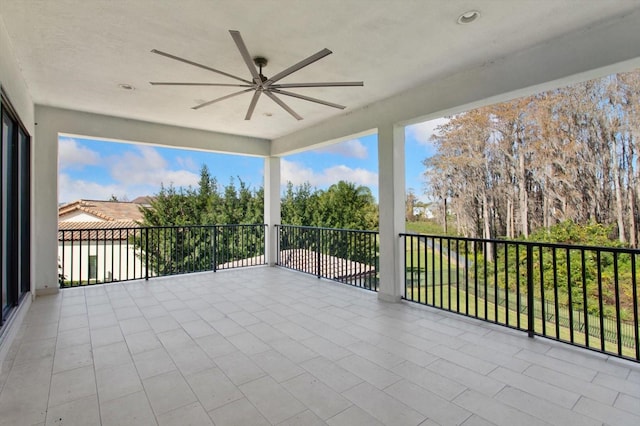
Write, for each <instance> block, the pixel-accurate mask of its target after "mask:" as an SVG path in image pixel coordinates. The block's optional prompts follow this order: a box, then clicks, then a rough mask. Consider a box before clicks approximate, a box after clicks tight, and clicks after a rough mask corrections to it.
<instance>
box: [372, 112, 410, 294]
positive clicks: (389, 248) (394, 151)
mask: <svg viewBox="0 0 640 426" xmlns="http://www.w3.org/2000/svg"><path fill="white" fill-rule="evenodd" d="M378 172H379V174H378V188H379V200H378V203H379V211H380V265H379V266H380V284H379V289H378V298H379V299H380V300H383V301H386V302H398V301H400V299H401V297H402V295H403V288H402V283H403V276H402V275H403V265H404V251H403V250H402V249H401V243H402V241H401V239H400V237H399V234H400V233H402V232H404V230H405V223H404V221H405V217H404V198H405V188H404V186H405V182H404V181H405V176H404V173H405V172H404V126H396V125H392V124H388V125H384V126H380V127H378Z"/></svg>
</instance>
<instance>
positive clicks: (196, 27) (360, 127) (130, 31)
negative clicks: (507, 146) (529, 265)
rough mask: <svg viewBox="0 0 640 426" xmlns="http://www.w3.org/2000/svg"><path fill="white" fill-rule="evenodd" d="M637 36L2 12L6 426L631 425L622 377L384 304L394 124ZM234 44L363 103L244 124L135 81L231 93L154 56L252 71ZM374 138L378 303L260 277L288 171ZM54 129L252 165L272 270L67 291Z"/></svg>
mask: <svg viewBox="0 0 640 426" xmlns="http://www.w3.org/2000/svg"><path fill="white" fill-rule="evenodd" d="M473 16H475V18H476V19H471V17H473ZM472 21H473V22H472ZM638 28H640V9H639V8H638V3H637V1H636V0H615V1H607V2H602V1H596V0H593V1H591V0H587V1H581V2H577V1H571V0H557V1H553V2H540V1H538V0H521V1H503V0H482V1H477V2H466V1H465V2H444V1H415V2H411V1H404V0H402V1H371V0H348V1H343V0H340V1H333V0H329V1H322V2H314V1H298V0H273V1H271V0H265V1H252V0H236V1H219V2H210V1H204V0H203V1H199V0H192V1H181V2H156V1H151V0H135V1H122V2H119V1H112V2H102V1H98V0H95V1H94V0H88V1H83V2H78V1H74V0H68V1H67V0H60V1H56V2H41V1H31V0H0V52H1V55H0V86H1V98H0V107H1V112H2V125H3V132H2V144H3V145H2V178H3V179H2V182H3V184H2V194H1V200H0V201H1V203H0V204H1V205H2V215H1V220H2V226H1V231H0V237H1V238H0V239H1V240H2V241H1V250H2V251H1V252H2V264H1V273H0V276H1V279H2V293H1V298H0V302H1V306H0V321H1V322H2V325H1V328H0V365H1V370H0V425H5V424H7V425H9V424H11V425H14V424H21V425H22V424H24V425H40V424H47V425H48V424H52V425H53V424H80V425H90V424H103V425H109V424H134V425H141V424H180V425H182V424H187V423H188V422H187V419H190V421H191V424H209V423H212V424H215V425H218V426H220V425H225V424H239V425H251V424H273V425H276V424H302V425H309V424H314V422H315V423H316V424H324V423H327V424H330V425H342V424H344V425H357V424H363V425H375V424H379V423H380V424H389V425H402V424H412V425H418V424H422V425H431V424H465V425H467V426H469V425H485V424H505V425H513V424H559V425H567V424H576V425H586V424H615V425H618V424H620V425H622V424H630V425H637V424H639V423H640V412H639V411H638V407H640V371H639V368H638V364H637V363H629V362H626V361H623V360H620V359H615V358H610V357H608V356H605V355H599V354H596V353H593V352H589V351H584V350H579V349H575V348H572V347H571V346H569V345H563V344H560V343H555V342H551V341H548V340H546V339H541V338H535V339H529V338H527V337H526V336H525V335H524V334H521V333H516V332H514V331H511V330H508V329H504V328H500V327H498V326H494V325H491V324H487V323H482V322H479V321H475V320H472V319H469V318H465V317H464V316H454V315H453V314H448V313H445V312H441V311H437V310H432V309H429V308H425V307H417V306H414V305H411V304H409V303H408V302H403V301H401V299H402V297H403V296H406V294H405V289H404V285H403V281H404V275H405V267H404V249H403V247H402V239H401V238H399V237H400V235H401V234H402V233H404V232H405V224H404V220H405V216H404V214H405V165H404V164H405V158H404V157H405V146H404V139H405V128H406V126H408V125H411V124H415V123H420V122H422V121H425V120H429V119H435V118H440V117H443V116H446V115H452V114H456V113H460V112H463V111H467V110H469V109H471V108H474V107H477V106H481V105H488V104H492V103H496V102H500V101H505V100H510V99H514V98H516V97H519V96H524V95H531V94H534V93H538V92H540V91H542V90H549V89H554V88H557V87H560V86H562V85H566V84H570V83H574V82H578V81H584V80H586V79H589V78H596V77H602V76H605V75H608V74H610V73H614V72H622V71H628V70H631V69H635V68H638V67H640V31H638ZM229 30H237V31H240V32H241V34H242V37H243V38H244V40H245V42H246V44H247V46H248V48H249V50H250V51H251V52H252V53H254V54H256V55H262V57H266V58H267V59H268V60H269V65H268V68H266V70H265V72H267V73H268V75H270V76H273V75H274V74H275V75H277V73H278V72H280V71H282V70H283V69H286V67H288V66H290V65H291V64H295V63H296V62H297V61H300V60H301V59H304V58H305V57H307V55H309V54H312V53H313V52H316V51H318V50H319V49H321V48H329V49H333V51H334V54H333V55H331V56H329V57H328V58H326V59H323V61H320V62H318V63H315V64H313V65H312V66H309V67H305V68H304V70H301V71H300V73H299V74H297V75H295V77H296V79H293V78H292V80H291V81H288V80H287V81H286V82H287V83H297V82H299V81H306V82H321V81H329V82H330V81H354V80H357V81H360V80H362V81H364V87H331V88H327V87H322V88H318V87H309V88H305V91H304V93H305V95H306V96H312V97H317V98H321V99H326V100H327V101H330V102H335V103H339V104H340V105H344V106H346V109H345V110H337V109H335V108H330V107H327V106H326V105H321V104H317V103H313V102H305V101H304V100H301V99H299V98H298V99H293V100H290V99H288V98H287V103H290V104H289V105H290V107H291V108H292V109H293V110H294V111H296V113H298V114H299V115H300V116H302V117H303V118H304V119H303V120H296V119H295V118H294V117H292V114H291V113H289V112H288V111H287V110H286V109H283V108H281V106H279V104H276V103H273V102H271V100H269V99H266V97H263V99H261V101H260V102H259V103H258V104H257V105H253V106H254V107H255V111H253V117H252V118H251V120H245V119H244V118H245V114H246V113H247V107H249V106H250V104H249V101H250V99H249V98H245V97H242V96H236V97H233V98H229V99H228V100H227V101H225V103H222V102H220V103H215V104H213V105H209V106H208V107H207V108H202V109H199V110H198V111H194V110H193V107H194V106H195V105H202V104H203V103H206V102H207V101H209V100H211V99H215V98H218V97H221V96H225V95H226V94H228V93H230V92H225V91H220V90H219V88H217V89H215V90H214V91H208V90H206V91H205V90H203V89H202V88H195V89H194V88H193V87H188V86H185V87H158V86H151V85H150V84H149V82H150V81H163V80H164V81H183V82H205V83H206V82H214V83H224V82H226V80H224V78H222V77H220V76H219V75H215V74H211V73H210V72H208V71H207V70H206V69H205V70H203V69H198V68H197V67H189V66H188V65H187V64H185V63H180V62H179V61H170V60H168V59H167V58H163V57H160V56H158V55H154V54H153V53H151V50H152V49H160V50H163V51H167V52H170V53H173V54H176V55H179V56H181V57H184V58H187V59H190V60H193V61H195V62H198V63H201V64H206V65H207V66H210V67H215V68H216V69H220V70H224V71H226V72H229V73H232V74H234V75H243V76H245V77H246V76H248V75H249V73H248V70H247V64H246V63H243V58H242V57H241V56H240V54H239V53H238V50H237V49H236V46H235V45H234V40H232V38H231V37H229V34H230V33H229ZM248 78H251V77H248ZM298 79H299V80H298ZM254 81H255V84H259V83H258V82H257V80H254ZM216 90H217V91H216ZM234 90H235V89H234ZM300 93H302V92H300ZM370 134H377V141H378V166H379V167H378V193H379V200H378V201H379V241H378V243H379V250H378V253H376V256H377V257H378V258H379V264H378V265H377V268H376V271H377V277H376V279H379V284H378V286H377V289H378V292H377V294H376V293H373V292H367V291H364V290H360V289H357V288H351V287H348V286H343V285H339V284H335V283H330V282H327V281H324V280H318V279H316V278H314V277H310V276H307V275H302V274H299V273H295V272H291V271H287V270H285V269H283V268H276V267H273V266H275V264H276V261H277V233H276V230H277V227H278V226H279V225H286V224H281V222H280V193H281V182H280V180H281V179H280V177H281V176H280V175H281V173H280V167H281V158H282V157H283V156H286V155H289V154H292V153H296V152H300V151H304V150H308V149H312V148H318V147H322V146H324V145H328V144H331V143H335V142H338V141H344V140H348V139H352V138H356V137H358V136H360V135H370ZM61 136H72V137H73V136H81V137H84V138H95V139H105V140H115V141H125V142H136V143H142V144H149V145H162V146H169V147H178V148H184V149H193V150H205V151H212V152H219V153H227V154H237V155H249V156H256V157H260V158H263V159H264V200H265V203H264V225H265V229H266V231H265V249H264V259H265V262H266V263H267V264H268V265H269V266H265V267H256V268H242V269H238V270H230V271H220V272H217V273H215V274H214V273H211V272H206V273H201V274H189V275H183V276H172V277H165V278H154V279H153V280H150V281H148V282H145V281H131V282H124V283H116V284H110V285H99V286H94V287H91V288H72V289H62V290H61V289H60V288H59V278H60V277H59V276H58V259H57V243H58V224H57V209H58V197H57V188H58V163H57V158H58V139H59V137H61ZM636 337H637V336H636Z"/></svg>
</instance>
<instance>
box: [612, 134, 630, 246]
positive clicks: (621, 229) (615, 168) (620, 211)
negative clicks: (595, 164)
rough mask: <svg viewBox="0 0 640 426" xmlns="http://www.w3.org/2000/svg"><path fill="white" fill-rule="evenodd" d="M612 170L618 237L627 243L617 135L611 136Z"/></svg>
mask: <svg viewBox="0 0 640 426" xmlns="http://www.w3.org/2000/svg"><path fill="white" fill-rule="evenodd" d="M611 144H612V146H611V150H612V153H611V168H612V169H611V171H612V173H613V185H614V190H615V194H616V195H615V197H616V219H617V222H618V239H619V240H620V242H621V243H626V242H627V238H626V234H625V226H624V208H623V206H622V189H621V188H620V164H619V162H618V142H617V139H616V137H615V136H613V137H612V138H611Z"/></svg>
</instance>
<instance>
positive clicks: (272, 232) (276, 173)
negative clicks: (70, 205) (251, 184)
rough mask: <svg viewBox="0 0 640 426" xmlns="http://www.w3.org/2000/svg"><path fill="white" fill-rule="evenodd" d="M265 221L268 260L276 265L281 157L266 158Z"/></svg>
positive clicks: (272, 264) (268, 262)
mask: <svg viewBox="0 0 640 426" xmlns="http://www.w3.org/2000/svg"><path fill="white" fill-rule="evenodd" d="M264 223H266V224H267V229H266V231H265V232H266V245H265V256H266V262H267V264H268V265H269V266H274V265H275V264H276V250H277V244H278V236H277V234H276V227H275V225H279V224H280V157H266V158H265V159H264Z"/></svg>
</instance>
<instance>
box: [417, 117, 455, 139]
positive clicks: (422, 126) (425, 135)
mask: <svg viewBox="0 0 640 426" xmlns="http://www.w3.org/2000/svg"><path fill="white" fill-rule="evenodd" d="M448 122H449V119H448V118H444V117H443V118H436V119H435V120H429V121H425V122H423V123H418V124H414V125H412V126H407V132H408V133H409V134H410V135H411V136H413V137H414V138H415V139H416V141H418V143H420V144H421V145H430V144H431V143H432V142H431V136H432V135H433V134H434V133H436V127H438V126H441V125H443V124H446V123H448Z"/></svg>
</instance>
